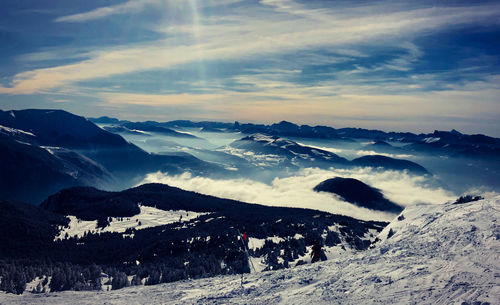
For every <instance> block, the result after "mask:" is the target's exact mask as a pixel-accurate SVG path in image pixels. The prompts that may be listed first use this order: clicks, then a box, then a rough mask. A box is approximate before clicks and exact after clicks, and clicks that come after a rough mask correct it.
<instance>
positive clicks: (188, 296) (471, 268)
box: [0, 197, 500, 305]
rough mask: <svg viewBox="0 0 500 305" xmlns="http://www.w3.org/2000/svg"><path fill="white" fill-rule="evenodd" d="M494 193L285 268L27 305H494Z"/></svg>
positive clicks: (497, 294) (428, 211)
mask: <svg viewBox="0 0 500 305" xmlns="http://www.w3.org/2000/svg"><path fill="white" fill-rule="evenodd" d="M499 209H500V197H495V198H491V199H487V200H480V201H474V202H469V203H463V204H452V203H446V204H441V205H427V204H417V205H413V206H410V207H407V208H406V209H405V210H404V211H403V212H402V213H401V214H400V215H399V216H398V217H397V218H396V219H394V220H393V221H392V222H391V223H390V224H389V225H388V226H387V227H386V228H385V229H384V230H383V231H382V232H380V234H379V240H380V241H379V242H377V243H375V244H374V245H373V247H372V248H371V249H369V250H367V251H363V252H359V253H342V252H340V253H337V254H336V255H334V256H331V257H329V260H328V261H324V262H319V263H316V264H307V265H302V266H298V267H295V268H291V269H282V270H278V271H268V272H259V273H253V274H245V275H244V277H243V278H242V277H241V276H240V275H230V276H219V277H214V278H206V279H199V280H188V281H181V282H173V283H167V284H160V285H156V286H150V287H129V288H124V289H121V290H117V291H110V292H61V293H58V294H57V295H50V296H44V295H32V294H24V295H22V296H17V295H12V294H0V301H2V302H12V303H14V302H19V303H30V304H44V303H46V302H50V303H52V304H68V303H72V304H96V303H104V302H106V303H107V304H122V303H123V302H127V303H138V304H145V303H147V304H165V303H166V304H207V303H209V304H375V303H377V304H378V303H380V304H482V305H485V304H498V300H500V290H499V289H498V287H500V280H499V273H500V264H499V262H500V241H499V239H500V237H499V227H498V211H499Z"/></svg>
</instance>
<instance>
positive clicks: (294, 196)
mask: <svg viewBox="0 0 500 305" xmlns="http://www.w3.org/2000/svg"><path fill="white" fill-rule="evenodd" d="M337 176H340V177H350V178H355V179H358V180H360V181H363V182H364V183H366V184H368V185H371V186H373V187H376V188H379V189H380V190H382V192H383V193H384V195H385V196H386V198H388V199H390V200H391V201H393V202H396V203H398V204H400V205H402V206H407V205H410V204H415V203H420V202H425V203H435V204H439V203H444V202H446V201H449V200H453V199H456V197H457V196H456V195H455V194H452V193H450V192H447V191H446V190H444V189H441V188H434V187H431V186H429V185H427V184H426V180H425V178H424V177H412V176H409V175H407V174H405V173H403V172H395V171H386V172H382V173H380V172H376V171H372V170H370V169H355V170H340V169H331V170H321V169H312V168H308V169H303V170H301V171H300V172H298V173H297V174H296V175H295V176H292V177H287V178H276V179H274V181H273V182H272V183H271V184H270V185H268V184H265V183H261V182H258V181H253V180H249V179H228V180H216V179H211V178H206V177H199V176H191V175H190V174H189V173H184V174H182V175H176V176H171V175H168V174H165V173H161V172H156V173H151V174H149V175H147V176H146V178H145V179H144V181H142V182H141V183H140V184H143V183H153V182H157V183H164V184H168V185H171V186H176V187H179V188H182V189H185V190H190V191H195V192H199V193H203V194H208V195H213V196H217V197H222V198H230V199H235V200H240V201H244V202H250V203H259V204H264V205H270V206H286V207H300V208H310V209H316V210H322V211H327V212H330V213H335V214H343V215H347V216H352V217H355V218H359V219H364V220H373V219H375V220H386V221H389V220H391V219H392V218H393V217H394V214H388V213H382V212H377V211H373V210H368V209H365V208H360V207H356V206H354V205H352V204H350V203H347V202H344V201H342V200H341V199H340V198H337V197H335V196H333V195H332V194H327V193H317V192H314V191H313V188H314V187H315V186H316V185H317V184H319V183H320V182H322V181H324V180H326V179H329V178H333V177H337Z"/></svg>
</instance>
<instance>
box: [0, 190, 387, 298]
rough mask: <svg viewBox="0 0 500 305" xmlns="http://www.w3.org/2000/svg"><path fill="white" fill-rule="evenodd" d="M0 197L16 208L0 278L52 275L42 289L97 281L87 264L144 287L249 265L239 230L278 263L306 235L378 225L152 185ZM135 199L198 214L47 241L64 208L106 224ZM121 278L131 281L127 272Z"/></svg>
mask: <svg viewBox="0 0 500 305" xmlns="http://www.w3.org/2000/svg"><path fill="white" fill-rule="evenodd" d="M2 204H3V205H5V208H8V206H11V205H16V206H18V208H15V209H9V210H10V213H8V214H2V215H0V223H1V224H2V229H3V230H5V231H3V232H12V234H9V235H8V236H9V237H8V238H3V239H0V241H1V242H2V244H1V245H0V246H1V248H2V249H6V248H9V249H10V250H9V251H5V250H4V251H2V252H1V257H0V272H2V274H0V276H3V277H4V278H13V277H15V278H16V281H21V280H22V279H24V280H25V282H29V281H31V280H32V279H34V277H35V276H38V277H39V278H42V277H43V276H52V279H54V277H56V279H57V281H59V282H60V283H58V282H57V281H56V283H58V284H57V285H56V283H53V282H51V283H53V284H51V289H52V291H54V290H66V289H100V287H101V286H100V285H97V284H91V283H95V275H93V276H92V275H91V274H95V272H96V268H97V269H99V270H101V271H103V272H105V273H106V276H109V277H110V279H111V280H112V287H113V288H121V287H124V286H126V285H136V284H140V283H142V282H143V281H144V279H146V280H145V284H146V285H150V284H156V283H160V282H169V281H175V280H180V279H186V278H198V277H206V276H214V275H217V274H230V273H241V272H249V271H250V268H251V266H250V265H249V261H248V258H247V254H246V253H247V252H246V251H245V247H244V246H243V245H244V244H243V243H242V240H241V238H240V233H242V232H246V233H247V234H248V236H249V237H251V238H255V239H259V240H266V241H265V242H264V243H263V244H262V245H261V246H259V247H257V248H253V249H249V251H248V254H249V255H250V256H252V257H259V258H260V259H262V260H263V261H264V262H265V265H266V266H267V267H266V268H267V269H269V270H271V269H279V268H286V267H291V266H293V265H295V264H297V263H300V257H302V256H304V255H305V253H306V252H307V248H306V247H307V246H308V245H311V244H312V243H313V240H314V239H317V238H321V239H322V240H323V241H324V244H325V245H326V246H330V247H331V246H338V247H350V248H352V249H357V250H363V249H366V248H367V247H368V246H369V245H370V243H371V241H372V240H373V239H374V236H373V232H378V231H380V230H381V229H382V228H383V227H384V226H385V223H382V222H373V221H360V220H356V219H353V218H351V217H347V216H340V215H333V214H330V213H326V212H320V211H314V210H308V209H295V208H280V207H266V206H261V205H256V204H247V203H243V202H237V201H233V200H227V199H220V198H216V197H212V196H206V195H201V194H197V193H193V192H187V191H183V190H181V189H178V188H174V187H169V186H166V185H160V184H147V185H142V186H139V187H136V188H133V189H128V190H125V191H122V192H103V191H99V190H96V189H93V188H71V189H67V190H63V191H61V192H58V193H57V194H54V195H53V196H51V197H49V198H48V199H47V200H46V201H45V202H44V203H43V204H42V205H41V206H40V207H35V206H28V205H17V203H16V204H14V203H11V202H3V203H2ZM139 204H141V205H149V206H155V207H156V208H158V209H162V210H185V211H188V212H189V211H192V213H194V212H205V214H200V216H199V217H197V218H195V219H191V220H188V221H181V219H179V221H178V222H173V223H170V224H166V225H160V226H155V227H150V228H145V229H142V230H137V229H135V228H130V229H127V230H126V231H125V232H122V233H120V232H101V233H92V232H86V233H85V234H84V235H83V236H80V237H76V236H67V238H63V239H58V240H57V241H54V240H55V236H56V235H57V234H58V231H59V229H61V228H63V227H64V226H67V225H68V220H67V218H65V217H64V215H66V214H73V215H78V217H79V218H82V219H88V220H90V219H98V220H99V219H103V217H104V220H105V221H104V222H103V223H101V224H100V225H101V226H103V227H106V226H107V225H108V224H109V221H113V220H112V218H111V216H119V217H130V216H132V215H134V214H137V213H138V212H139V211H138V209H139V208H138V205H139ZM122 208H123V209H122ZM124 213H125V214H124ZM126 213H128V214H126ZM14 223H16V225H15V226H16V227H17V228H25V229H22V230H23V231H22V232H24V233H23V234H14V233H13V230H14V229H13V228H14ZM35 227H36V228H40V229H39V230H35V229H34V228H35ZM9 230H10V231H9ZM269 238H271V239H269ZM273 238H274V239H276V238H277V239H278V240H275V241H273ZM36 266H44V268H45V269H44V270H45V271H43V272H42V271H36V272H35V271H33V270H35V269H36V268H37V267H36ZM92 266H94V267H92ZM33 268H34V269H33ZM92 268H93V269H94V273H92V272H91V269H92ZM9 270H10V271H9ZM30 270H31V271H30ZM36 270H39V269H36ZM81 270H85V272H83V273H82V272H80V273H82V274H84V275H82V276H76V275H75V274H78V272H77V271H81ZM40 272H42V273H44V274H40ZM12 273H14V275H13V274H12ZM37 274H38V275H37ZM127 276H133V278H134V279H132V280H128V279H127ZM7 286H8V287H7ZM7 286H5V287H3V288H2V289H3V290H6V291H10V292H16V290H15V289H14V288H12V287H13V286H11V285H7ZM0 287H2V286H0ZM41 289H42V288H41Z"/></svg>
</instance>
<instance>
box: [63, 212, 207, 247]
mask: <svg viewBox="0 0 500 305" xmlns="http://www.w3.org/2000/svg"><path fill="white" fill-rule="evenodd" d="M139 208H140V210H141V212H140V213H139V214H137V215H134V216H132V217H108V221H109V224H108V225H107V226H106V227H104V228H100V227H99V226H98V224H97V220H81V219H78V218H77V217H76V216H71V215H70V216H67V217H68V218H69V220H70V222H69V224H68V226H67V227H59V235H57V236H56V237H55V238H54V240H59V239H65V238H71V237H82V236H83V235H84V234H85V233H92V234H94V233H103V232H118V233H124V232H126V231H127V229H135V230H141V229H145V228H151V227H156V226H161V225H166V224H170V223H174V222H185V221H189V220H191V219H195V218H197V217H199V216H201V215H205V214H208V213H197V212H192V211H191V212H190V211H184V210H171V211H164V210H160V209H157V208H153V207H149V206H145V205H139ZM131 235H132V236H133V234H126V233H124V234H123V236H131ZM132 236H131V237H132Z"/></svg>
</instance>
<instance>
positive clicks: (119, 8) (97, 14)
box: [55, 0, 158, 22]
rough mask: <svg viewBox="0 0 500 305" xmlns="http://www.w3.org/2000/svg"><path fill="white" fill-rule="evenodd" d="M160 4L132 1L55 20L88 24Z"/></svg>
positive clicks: (141, 0) (138, 0)
mask: <svg viewBox="0 0 500 305" xmlns="http://www.w3.org/2000/svg"><path fill="white" fill-rule="evenodd" d="M155 2H156V3H158V1H157V0H132V1H127V2H124V3H122V4H118V5H113V6H105V7H100V8H96V9H94V10H92V11H89V12H85V13H79V14H74V15H68V16H62V17H58V18H56V19H55V21H56V22H86V21H89V20H95V19H100V18H104V17H108V16H111V15H117V14H127V13H133V12H138V11H141V10H142V9H143V8H144V7H145V6H146V5H150V4H153V3H155Z"/></svg>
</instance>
